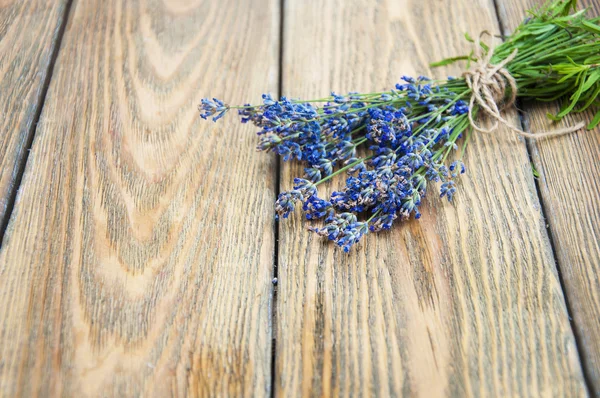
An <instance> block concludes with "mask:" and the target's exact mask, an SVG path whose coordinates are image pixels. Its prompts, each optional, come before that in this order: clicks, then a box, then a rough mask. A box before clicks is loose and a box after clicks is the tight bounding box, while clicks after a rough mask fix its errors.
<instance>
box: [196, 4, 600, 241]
mask: <svg viewBox="0 0 600 398" xmlns="http://www.w3.org/2000/svg"><path fill="white" fill-rule="evenodd" d="M586 11H587V10H581V11H576V0H568V1H554V2H552V3H549V4H548V5H546V6H544V7H542V8H541V9H540V10H537V11H530V16H529V17H528V18H527V19H525V20H524V21H523V23H522V24H521V25H520V26H519V27H518V28H517V29H516V31H515V32H514V33H513V34H512V35H511V36H510V37H508V38H506V40H505V41H504V42H503V43H502V44H500V45H498V46H496V47H495V48H492V47H489V46H487V45H486V44H484V43H483V42H482V41H481V40H480V38H481V37H480V38H479V39H471V38H470V37H468V36H467V40H469V41H471V42H472V43H473V51H472V52H471V54H469V55H465V56H460V57H455V58H451V59H446V60H443V61H441V62H438V63H436V64H433V66H441V65H446V64H449V63H452V62H455V61H466V62H467V72H465V73H464V74H463V76H462V77H458V78H453V77H449V78H447V79H446V80H431V79H429V78H426V77H423V76H419V77H417V78H413V77H409V76H403V77H402V78H401V80H402V81H401V82H400V83H398V84H396V86H395V88H393V89H391V90H389V91H385V92H377V93H349V94H347V95H338V94H335V93H331V95H330V96H328V97H325V98H320V99H315V100H298V99H289V98H286V97H282V98H280V99H279V100H276V99H274V98H273V97H272V96H271V95H269V94H264V95H263V96H262V102H263V103H262V104H261V105H249V104H247V105H244V106H230V105H227V104H225V103H224V102H223V101H220V100H218V99H212V100H210V99H204V100H202V103H201V105H200V107H199V109H200V115H201V116H202V118H204V119H206V118H209V117H212V119H213V120H214V121H217V120H218V119H220V118H221V117H223V116H224V115H225V114H226V113H227V112H228V111H229V110H231V109H237V110H238V113H239V115H240V116H241V121H242V123H248V122H250V123H252V124H254V125H255V126H257V127H258V128H259V129H260V130H259V131H258V133H257V134H258V136H259V137H260V142H259V144H258V150H261V151H266V152H270V151H273V152H275V153H277V154H279V155H281V156H282V157H283V159H284V160H285V161H288V160H292V159H296V160H299V161H302V162H304V163H305V164H306V168H305V169H304V176H303V178H295V179H294V188H293V189H292V190H290V191H287V192H282V193H281V194H280V195H279V197H278V199H277V202H276V212H277V214H278V217H283V218H287V217H288V216H289V214H290V213H291V212H292V211H294V208H295V206H296V205H297V204H298V203H302V209H303V211H304V213H305V215H306V218H307V219H308V220H317V219H324V225H323V224H322V225H321V226H319V227H309V229H310V230H311V231H313V232H315V233H317V234H318V235H320V236H324V237H327V238H328V239H330V240H332V241H335V242H336V243H337V244H338V245H339V246H341V247H343V249H344V251H349V250H350V248H351V247H352V245H354V244H355V243H357V242H358V241H359V240H360V239H361V237H362V236H363V235H365V234H367V233H369V232H379V231H382V230H387V229H390V228H391V227H392V224H393V223H394V221H396V220H398V219H399V220H400V221H402V220H406V219H408V218H410V217H411V215H414V217H415V218H419V217H420V216H421V213H420V212H419V206H420V204H421V201H422V200H423V197H424V196H425V193H426V191H427V186H428V185H429V184H432V183H439V184H440V191H439V194H440V197H446V198H447V199H448V200H452V196H453V195H454V193H455V191H456V183H455V180H456V178H457V177H458V176H459V175H460V174H463V173H465V165H464V163H463V161H462V159H463V155H464V153H465V149H466V147H467V145H468V143H469V137H470V135H471V134H472V133H473V132H474V131H476V132H490V131H493V130H495V129H496V128H497V126H498V124H503V125H506V126H508V127H509V128H510V129H511V130H512V131H514V132H515V133H517V134H520V135H524V136H529V137H531V136H532V137H535V138H539V137H546V136H550V135H558V134H564V133H568V132H571V131H575V130H578V129H580V128H582V127H584V124H581V123H580V124H578V125H576V126H572V127H569V128H567V129H562V130H556V131H553V132H549V133H542V134H530V133H526V132H524V131H521V130H520V129H518V128H516V127H513V126H511V125H510V124H509V123H508V122H507V121H506V120H505V119H504V118H503V116H502V115H501V113H500V110H501V109H502V108H505V107H507V106H511V105H513V104H514V102H515V100H517V98H521V99H535V100H539V101H554V100H557V99H562V100H563V102H564V105H563V107H562V109H561V110H560V112H559V113H558V114H557V115H548V116H549V117H550V118H551V119H553V120H559V119H562V118H563V117H564V116H566V115H567V114H569V113H572V112H582V111H584V110H586V109H587V108H589V107H591V106H597V105H598V103H599V94H600V84H599V82H600V68H599V66H600V40H599V39H600V26H599V25H598V23H599V18H589V17H587V16H586ZM484 33H485V32H484ZM482 36H483V35H482ZM482 114H484V115H485V116H486V117H488V118H490V119H492V120H493V121H494V123H493V125H492V127H491V128H490V129H485V128H483V127H481V126H479V125H478V124H477V118H478V117H480V116H481V115H482ZM598 123H600V112H598V113H596V114H595V116H594V117H593V119H592V121H591V122H590V123H589V125H588V126H587V127H588V129H592V128H594V127H595V126H596V125H598ZM360 147H365V148H367V149H368V150H366V151H360V152H361V153H366V155H363V156H359V154H358V151H357V149H359V148H360ZM341 173H347V174H348V177H347V179H346V183H345V186H344V187H343V189H341V190H339V191H335V192H333V194H332V195H331V197H330V198H329V199H324V198H321V197H319V196H318V192H317V188H318V187H319V185H321V184H323V183H325V182H327V181H329V180H331V179H332V178H333V177H334V176H336V175H338V174H341Z"/></svg>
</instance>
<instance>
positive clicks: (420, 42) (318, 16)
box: [274, 0, 586, 397]
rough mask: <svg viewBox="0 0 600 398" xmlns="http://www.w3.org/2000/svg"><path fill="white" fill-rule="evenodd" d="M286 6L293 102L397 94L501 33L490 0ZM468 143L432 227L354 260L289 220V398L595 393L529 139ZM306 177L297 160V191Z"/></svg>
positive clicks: (282, 337) (383, 240)
mask: <svg viewBox="0 0 600 398" xmlns="http://www.w3.org/2000/svg"><path fill="white" fill-rule="evenodd" d="M284 11H285V14H284V21H285V23H284V58H283V94H284V95H289V96H293V97H295V96H304V97H314V96H317V98H319V97H320V96H322V95H323V94H327V93H328V92H329V90H334V91H336V92H347V91H350V90H378V89H383V88H389V87H391V86H393V84H394V83H395V82H396V81H397V80H398V79H399V76H400V75H401V74H413V75H416V74H419V73H424V72H427V71H428V63H429V62H431V61H434V60H438V59H441V58H444V57H447V56H452V55H457V54H464V53H468V51H469V47H468V45H467V43H466V42H465V41H464V39H463V34H464V32H470V33H471V34H472V35H474V34H477V33H478V32H480V31H481V30H483V29H488V30H493V31H495V32H498V30H499V26H498V21H497V18H496V14H495V9H494V4H493V2H492V1H487V0H486V1H478V2H473V1H471V0H453V1H451V2H440V1H435V0H407V1H401V2H399V1H385V0H382V1H377V2H374V1H367V0H352V1H345V0H344V1H342V0H337V1H331V2H327V3H325V4H324V3H323V2H317V1H307V0H286V2H285V10H284ZM461 67H464V66H454V67H452V68H449V69H447V70H436V71H435V74H436V75H442V76H443V75H444V74H446V73H448V74H454V75H456V74H458V73H459V71H460V68H461ZM430 74H431V73H430ZM511 120H513V121H514V122H515V123H518V119H517V118H516V116H515V115H513V117H512V118H511ZM467 152H468V154H467V157H466V159H465V160H466V163H467V167H468V169H469V171H468V174H467V175H466V176H465V177H464V178H463V179H462V180H461V182H460V184H459V186H460V188H459V192H458V194H457V195H456V198H455V202H454V203H453V204H448V203H447V202H441V201H440V200H438V199H437V198H436V195H435V193H433V192H430V194H429V197H428V199H427V203H426V205H425V206H424V207H425V209H424V214H423V217H422V219H421V220H419V221H410V222H408V223H405V224H404V225H401V226H400V225H397V226H396V227H395V228H393V230H392V231H391V232H389V233H383V234H380V235H379V236H371V237H367V238H366V239H365V241H364V243H363V244H362V245H361V248H360V250H357V251H353V252H352V253H351V254H349V255H346V254H344V253H343V252H342V251H341V250H335V249H334V248H333V246H332V245H331V244H330V243H329V242H324V241H321V240H318V239H317V238H316V237H314V236H312V235H309V234H308V233H307V232H306V231H305V229H304V226H305V221H303V220H301V215H300V213H299V212H297V213H296V214H295V215H294V216H291V218H290V219H288V220H287V221H286V222H284V223H282V224H281V226H280V228H281V232H280V242H279V267H278V272H279V285H278V307H277V355H276V368H275V380H274V381H275V384H274V389H275V391H276V392H277V395H278V396H297V395H331V396H337V395H344V396H347V395H373V394H378V395H380V396H390V395H392V396H399V395H414V396H423V397H432V396H446V395H451V396H535V397H537V396H548V395H551V396H584V395H585V394H586V387H585V383H584V380H583V376H582V370H581V366H580V362H579V358H578V353H577V348H576V344H575V340H574V337H573V333H572V331H571V327H570V325H569V319H568V315H567V310H566V306H565V302H564V297H563V294H562V290H561V286H560V281H559V278H558V275H557V272H556V269H555V262H554V258H553V254H552V249H551V246H550V241H549V239H548V235H547V232H546V230H545V222H544V220H543V217H542V212H541V209H540V203H539V200H538V196H537V193H536V188H535V184H534V180H533V178H532V173H531V167H530V163H529V160H528V155H527V150H526V146H525V142H524V141H523V140H521V139H517V138H516V137H515V136H514V135H512V134H510V133H509V132H507V131H506V130H504V129H501V130H499V131H498V132H497V133H496V134H495V135H494V136H484V135H476V136H475V137H474V139H473V142H472V144H471V145H470V147H469V149H468V151H467ZM565 172H568V171H565ZM300 173H301V169H300V168H299V167H296V166H289V165H285V166H284V168H283V171H282V181H281V185H282V188H283V189H289V188H290V182H291V179H292V176H295V175H298V174H300ZM339 183H341V181H340V182H339ZM430 188H431V187H430Z"/></svg>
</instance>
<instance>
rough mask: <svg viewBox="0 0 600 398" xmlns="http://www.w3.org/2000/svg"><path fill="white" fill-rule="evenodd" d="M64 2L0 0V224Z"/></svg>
mask: <svg viewBox="0 0 600 398" xmlns="http://www.w3.org/2000/svg"><path fill="white" fill-rule="evenodd" d="M67 3H68V1H67V0H58V1H51V2H49V1H46V0H2V1H0V93H1V95H0V117H1V118H2V120H1V121H0V228H2V227H3V226H4V225H5V223H6V222H7V221H8V220H6V217H10V214H7V210H10V207H11V205H12V201H13V200H14V195H15V191H16V190H17V188H18V186H17V185H18V180H19V178H20V174H21V173H22V170H23V164H24V161H25V158H26V155H27V147H28V145H29V143H30V142H31V137H32V135H33V131H34V129H35V125H34V124H35V122H36V119H37V117H38V116H39V111H40V109H41V106H42V101H43V97H44V92H45V85H46V84H47V81H48V80H49V70H50V69H51V62H52V55H53V53H54V52H56V51H57V47H58V45H59V39H60V30H61V26H62V25H63V23H64V19H65V11H66V8H67ZM1 237H2V231H0V240H1Z"/></svg>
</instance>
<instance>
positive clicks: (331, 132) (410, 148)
mask: <svg viewBox="0 0 600 398" xmlns="http://www.w3.org/2000/svg"><path fill="white" fill-rule="evenodd" d="M453 82H456V81H452V82H449V83H448V84H447V85H442V86H440V85H437V84H435V83H434V82H432V81H430V80H429V79H428V78H426V77H423V76H419V77H418V78H413V77H409V76H403V77H402V82H400V83H398V84H397V85H396V86H395V88H394V89H393V90H390V91H388V92H384V93H378V94H359V93H349V94H346V95H344V94H338V93H331V96H330V97H328V98H326V99H322V100H319V101H320V104H321V105H320V106H321V107H317V106H316V105H313V104H312V103H310V102H307V101H300V100H295V99H290V98H287V97H281V98H280V99H279V100H276V99H274V98H273V97H272V96H271V95H269V94H264V95H263V96H262V104H261V105H256V106H252V105H244V106H241V107H229V106H228V105H226V104H224V103H223V102H222V101H220V100H217V99H212V100H209V99H205V100H202V103H201V105H200V111H201V116H202V117H203V118H207V117H213V119H215V120H216V119H218V118H220V117H222V116H223V114H224V113H225V112H227V111H228V110H229V109H237V110H238V113H239V115H240V116H241V119H242V122H243V123H252V124H254V125H255V126H256V127H257V128H258V129H259V130H258V132H257V134H258V136H259V143H258V145H257V149H258V150H260V151H265V152H274V153H276V154H278V155H279V156H281V157H282V158H283V160H284V161H288V160H292V159H295V160H298V161H301V162H303V163H304V164H305V165H306V166H305V168H304V176H303V177H304V178H295V179H294V185H293V189H292V190H290V191H286V192H282V193H281V194H279V197H278V199H277V203H276V205H275V210H276V212H277V217H281V218H287V217H288V216H289V214H291V213H292V212H293V211H294V210H295V208H296V205H297V204H298V202H301V203H302V210H303V212H304V214H305V217H306V219H308V220H323V221H322V222H324V225H322V226H321V227H310V228H309V229H310V230H311V231H313V232H315V233H317V234H318V235H320V236H324V237H327V238H328V239H330V240H332V241H335V242H336V244H337V245H338V246H340V247H341V248H342V249H343V250H344V251H349V250H350V248H351V247H352V246H354V245H356V244H357V243H358V242H359V241H360V240H361V238H362V237H363V236H364V235H366V234H368V233H369V232H380V231H384V230H388V229H390V228H391V226H392V224H393V223H394V222H395V221H396V220H399V221H405V220H407V219H409V218H411V217H414V218H419V217H420V216H421V213H420V212H419V207H420V205H421V203H422V200H423V198H424V196H425V193H426V190H427V186H428V185H431V184H434V183H440V184H441V187H440V196H441V197H447V198H448V199H449V200H451V199H452V197H453V195H454V194H455V192H456V185H455V183H454V178H456V177H457V176H458V175H459V174H462V173H464V172H465V165H464V163H463V162H462V160H452V161H451V162H449V164H450V165H449V166H446V159H447V158H448V157H449V156H450V155H451V154H452V153H454V151H455V150H456V149H458V146H457V144H456V141H457V140H458V139H460V138H461V136H462V135H461V133H462V131H463V130H464V128H465V126H466V125H467V123H466V122H467V113H468V111H469V107H468V103H466V102H465V101H464V100H462V99H460V98H458V97H457V96H456V94H455V93H454V91H453V90H452V89H450V88H455V86H456V84H457V83H453ZM358 148H365V149H366V150H362V149H361V150H358ZM340 173H347V177H346V179H345V184H344V186H343V187H341V188H340V189H338V190H335V191H333V193H332V194H331V196H330V197H329V198H328V199H326V198H320V197H318V196H317V187H318V186H319V185H320V184H322V183H324V182H325V181H328V180H330V179H331V178H332V177H335V176H336V175H338V174H340Z"/></svg>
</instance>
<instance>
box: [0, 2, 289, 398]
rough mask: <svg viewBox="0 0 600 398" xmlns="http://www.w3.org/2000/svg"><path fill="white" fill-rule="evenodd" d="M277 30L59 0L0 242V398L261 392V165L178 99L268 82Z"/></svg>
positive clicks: (198, 7) (271, 19)
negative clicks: (47, 77) (45, 73)
mask: <svg viewBox="0 0 600 398" xmlns="http://www.w3.org/2000/svg"><path fill="white" fill-rule="evenodd" d="M40 7H41V6H40ZM58 8H60V7H58ZM57 13H58V11H57V10H55V11H53V13H49V14H48V15H49V16H51V15H54V14H57ZM45 18H46V15H40V18H39V19H40V22H43V23H50V22H46V21H45ZM42 20H44V21H42ZM51 23H56V18H54V22H51ZM278 24H279V3H278V2H277V1H275V0H254V1H244V2H237V1H233V0H228V1H220V2H216V1H208V0H207V1H195V2H185V1H171V2H162V1H155V0H138V1H126V0H109V1H105V0H88V1H75V3H74V4H73V7H72V9H71V14H70V16H69V22H68V25H67V28H66V32H65V36H64V39H63V43H62V47H61V51H60V53H59V56H58V59H57V62H56V65H55V70H54V75H53V77H52V81H51V85H50V88H49V91H48V94H47V98H46V103H45V105H44V109H43V113H42V116H41V119H40V123H39V125H38V128H37V133H36V136H35V141H34V143H33V147H32V151H31V154H30V156H29V160H28V163H27V168H26V171H25V175H24V178H23V184H22V187H21V190H20V194H19V196H18V197H17V201H16V204H15V208H14V213H13V215H12V218H11V222H10V224H9V227H8V230H7V233H6V238H5V242H4V245H3V247H2V251H1V253H0V319H1V320H2V323H1V329H0V361H1V364H0V395H2V396H11V397H12V396H24V397H32V396H75V397H79V396H161V397H164V396H170V395H175V396H184V395H191V396H194V395H205V396H208V395H221V396H225V395H229V396H238V395H241V394H242V392H243V393H244V394H245V395H254V396H266V395H268V394H269V389H270V370H271V369H270V366H271V365H270V363H271V336H270V333H271V329H270V300H271V294H272V287H271V275H272V272H273V250H274V246H275V243H274V218H273V198H274V188H275V183H276V181H275V167H274V165H275V162H274V160H273V159H270V158H268V157H264V156H262V155H259V154H257V153H255V152H254V151H253V150H251V149H250V150H249V148H252V147H253V146H254V144H255V138H254V136H253V134H252V133H251V130H250V129H249V128H247V127H240V126H239V124H238V123H237V121H236V120H235V117H233V118H230V119H228V120H224V121H223V123H222V124H219V125H213V124H212V122H211V123H207V122H204V123H203V124H201V123H200V121H199V118H198V115H197V109H196V107H197V104H198V103H199V102H200V99H201V98H203V97H205V96H207V95H215V96H221V97H227V98H228V99H230V100H231V101H232V102H242V101H244V100H245V99H247V98H260V96H259V95H260V93H261V92H262V90H265V89H270V90H271V91H276V90H277V76H278V49H279V46H278V34H279V26H278ZM28 25H29V26H28V27H23V29H33V30H34V31H39V32H40V33H42V34H44V32H46V31H47V30H46V29H42V28H40V27H39V26H36V24H31V23H30V24H28ZM11 34H15V33H11ZM32 34H33V33H32ZM46 34H48V33H46ZM3 43H4V42H3ZM46 43H47V44H48V45H49V44H50V40H46ZM2 56H3V57H4V56H5V54H4V52H3V54H2ZM40 64H43V62H41V61H40ZM4 66H5V67H6V65H4ZM31 73H32V74H33V72H31ZM2 97H3V99H2V100H1V101H5V100H6V99H5V97H6V95H5V93H4V92H3V95H2ZM13 100H14V101H21V100H23V99H22V98H14V99H13ZM27 109H28V108H27Z"/></svg>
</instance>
